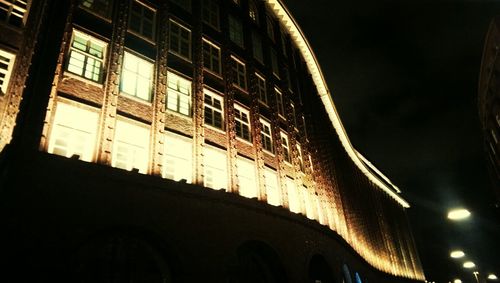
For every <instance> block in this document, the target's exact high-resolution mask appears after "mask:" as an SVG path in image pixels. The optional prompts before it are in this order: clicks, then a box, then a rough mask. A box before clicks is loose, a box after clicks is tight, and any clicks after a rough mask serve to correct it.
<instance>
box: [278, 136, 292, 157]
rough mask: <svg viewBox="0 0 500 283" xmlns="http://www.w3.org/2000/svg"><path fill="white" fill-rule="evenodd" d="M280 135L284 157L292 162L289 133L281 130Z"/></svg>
mask: <svg viewBox="0 0 500 283" xmlns="http://www.w3.org/2000/svg"><path fill="white" fill-rule="evenodd" d="M280 137H281V147H282V148H283V158H284V159H285V161H286V162H291V160H292V159H291V157H290V144H289V143H288V135H287V134H286V133H285V132H283V131H281V132H280Z"/></svg>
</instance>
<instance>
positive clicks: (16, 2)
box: [0, 0, 28, 27]
mask: <svg viewBox="0 0 500 283" xmlns="http://www.w3.org/2000/svg"><path fill="white" fill-rule="evenodd" d="M27 9H28V1H27V0H0V21H3V22H6V23H9V24H11V25H14V26H17V27H22V26H23V25H24V23H25V16H26V14H27V13H26V12H27Z"/></svg>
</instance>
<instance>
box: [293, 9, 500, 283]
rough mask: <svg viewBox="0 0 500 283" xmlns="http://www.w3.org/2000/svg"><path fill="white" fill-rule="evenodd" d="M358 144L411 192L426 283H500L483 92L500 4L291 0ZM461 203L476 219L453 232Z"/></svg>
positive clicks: (499, 244) (408, 196) (411, 213)
mask: <svg viewBox="0 0 500 283" xmlns="http://www.w3.org/2000/svg"><path fill="white" fill-rule="evenodd" d="M285 3H286V5H287V7H288V8H289V10H290V12H291V13H292V15H293V16H294V18H295V19H296V20H297V22H298V23H299V25H300V26H301V28H302V30H303V32H304V33H305V35H306V37H307V39H308V41H309V42H310V44H311V45H312V48H313V50H314V52H315V54H316V56H317V58H318V61H319V63H320V65H321V68H322V70H323V73H324V75H325V77H326V80H327V82H328V84H329V88H330V91H331V92H332V96H333V99H334V101H335V104H336V106H337V109H338V111H339V114H340V117H341V119H342V121H343V124H344V126H345V128H346V130H347V133H348V135H349V137H350V140H351V142H352V144H353V145H354V147H355V148H356V149H357V150H358V151H359V152H361V153H362V154H363V155H364V156H366V157H367V158H368V159H369V160H370V161H371V162H372V163H373V164H374V165H375V166H377V167H378V168H379V169H380V170H381V171H382V172H383V173H384V174H385V175H387V176H388V177H389V178H390V179H391V180H392V181H393V183H395V184H396V185H397V186H398V187H399V188H400V189H401V190H402V191H403V197H404V198H405V199H407V200H408V201H409V202H410V203H411V204H412V208H410V209H409V211H408V212H409V217H410V221H411V223H412V227H413V230H414V231H413V232H414V235H415V238H416V240H417V245H418V249H419V253H420V257H421V260H422V263H423V266H424V270H425V273H426V276H427V280H431V281H437V282H448V281H453V279H454V278H458V277H461V278H462V280H463V281H464V282H470V281H471V280H472V275H471V272H472V271H470V270H469V271H467V272H466V273H465V272H464V269H463V268H462V267H461V263H460V261H457V260H453V259H451V258H449V251H450V249H451V248H453V247H460V248H462V249H464V251H465V252H466V254H468V258H469V259H471V260H472V261H474V262H475V263H476V264H477V265H478V267H479V271H480V272H491V271H493V272H495V273H496V274H497V276H500V259H499V256H498V253H500V228H499V226H500V221H499V219H500V217H499V215H500V213H499V210H500V209H499V208H498V207H495V203H494V197H493V193H492V192H491V184H490V181H489V179H488V178H489V176H488V174H487V169H486V161H485V157H484V155H483V151H482V140H481V132H480V124H479V119H478V111H477V84H478V76H479V68H480V63H481V56H482V51H483V45H484V38H485V35H486V32H487V30H488V26H489V23H490V20H491V19H492V18H493V17H494V16H495V15H500V1H479V0H476V1H459V0H456V1H442V0H441V1H440V0H435V1H416V0H411V1H410V0H382V1H373V0H358V1H337V0H309V1H303V0H287V1H285ZM459 205H463V206H466V207H467V208H469V210H471V211H472V213H473V215H472V217H471V218H470V219H469V220H466V221H465V222H460V223H451V222H449V221H448V220H447V219H446V213H447V210H448V209H449V208H452V207H454V206H459Z"/></svg>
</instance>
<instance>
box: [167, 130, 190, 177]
mask: <svg viewBox="0 0 500 283" xmlns="http://www.w3.org/2000/svg"><path fill="white" fill-rule="evenodd" d="M192 148H193V144H192V141H191V139H189V138H185V137H182V136H179V135H176V134H173V133H169V132H167V133H166V135H165V150H164V151H165V153H164V156H165V160H164V164H163V177H165V178H167V179H171V180H174V181H180V180H186V182H187V183H191V181H192V160H193V156H192Z"/></svg>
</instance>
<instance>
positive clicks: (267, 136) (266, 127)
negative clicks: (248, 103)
mask: <svg viewBox="0 0 500 283" xmlns="http://www.w3.org/2000/svg"><path fill="white" fill-rule="evenodd" d="M260 138H261V143H262V149H264V150H266V151H268V152H270V153H274V146H273V138H272V135H271V124H270V123H269V122H266V121H265V120H264V119H260Z"/></svg>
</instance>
